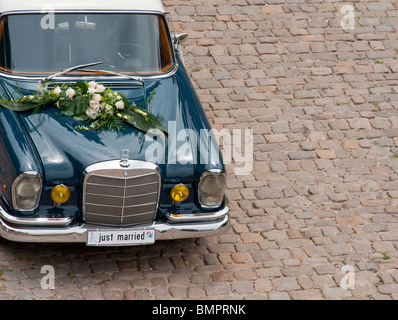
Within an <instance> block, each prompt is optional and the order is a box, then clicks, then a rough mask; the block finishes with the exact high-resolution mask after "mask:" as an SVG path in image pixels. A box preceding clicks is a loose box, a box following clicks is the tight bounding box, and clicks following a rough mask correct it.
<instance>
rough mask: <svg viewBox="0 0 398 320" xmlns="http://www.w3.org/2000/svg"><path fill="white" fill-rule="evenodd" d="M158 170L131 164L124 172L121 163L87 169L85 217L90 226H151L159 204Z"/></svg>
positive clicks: (142, 164) (149, 166) (116, 162)
mask: <svg viewBox="0 0 398 320" xmlns="http://www.w3.org/2000/svg"><path fill="white" fill-rule="evenodd" d="M158 171H159V170H158V167H157V166H155V165H153V164H150V163H146V162H140V161H131V160H130V166H129V168H128V169H123V168H121V167H120V165H119V161H111V162H105V163H103V164H102V165H101V164H98V165H94V166H92V167H89V168H88V169H86V177H85V180H84V193H83V214H84V219H85V221H86V222H87V223H90V224H98V225H104V226H114V227H128V226H134V225H141V224H149V223H152V221H153V220H154V219H155V215H156V211H157V208H158V202H159V192H160V174H159V172H158Z"/></svg>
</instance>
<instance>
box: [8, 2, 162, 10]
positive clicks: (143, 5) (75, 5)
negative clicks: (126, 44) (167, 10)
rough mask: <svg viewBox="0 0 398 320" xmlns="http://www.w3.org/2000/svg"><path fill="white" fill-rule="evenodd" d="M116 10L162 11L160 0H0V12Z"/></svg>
mask: <svg viewBox="0 0 398 320" xmlns="http://www.w3.org/2000/svg"><path fill="white" fill-rule="evenodd" d="M51 10H54V11H75V10H76V11H77V10H82V11H84V10H116V11H150V12H162V13H163V12H164V6H163V3H162V1H161V0H0V13H6V12H18V11H36V12H37V11H38V12H48V11H51Z"/></svg>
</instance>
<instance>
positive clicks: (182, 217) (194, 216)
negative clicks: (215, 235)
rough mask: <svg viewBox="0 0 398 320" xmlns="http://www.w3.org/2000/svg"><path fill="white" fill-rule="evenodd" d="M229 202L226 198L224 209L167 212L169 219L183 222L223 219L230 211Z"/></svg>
mask: <svg viewBox="0 0 398 320" xmlns="http://www.w3.org/2000/svg"><path fill="white" fill-rule="evenodd" d="M229 209H230V207H229V202H228V200H227V199H226V198H225V199H224V204H223V206H222V209H220V210H219V211H217V212H198V213H190V214H180V213H166V217H167V219H169V220H170V221H171V222H175V223H181V222H199V221H214V220H219V219H223V218H224V217H225V216H226V215H227V214H228V212H229Z"/></svg>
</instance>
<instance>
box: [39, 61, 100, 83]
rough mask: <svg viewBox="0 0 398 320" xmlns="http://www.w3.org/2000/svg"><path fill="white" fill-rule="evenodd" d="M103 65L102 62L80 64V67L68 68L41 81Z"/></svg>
mask: <svg viewBox="0 0 398 320" xmlns="http://www.w3.org/2000/svg"><path fill="white" fill-rule="evenodd" d="M103 63H104V62H103V61H98V62H92V63H86V64H81V65H78V66H74V67H70V68H68V69H65V70H62V71H61V72H58V73H56V74H53V75H52V76H49V77H47V78H45V79H43V81H48V80H51V79H53V78H56V77H59V76H62V75H64V74H66V73H69V72H72V71H76V70H79V69H82V68H88V67H93V66H97V65H99V64H103Z"/></svg>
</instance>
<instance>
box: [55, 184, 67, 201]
mask: <svg viewBox="0 0 398 320" xmlns="http://www.w3.org/2000/svg"><path fill="white" fill-rule="evenodd" d="M69 198H70V190H69V188H68V187H67V186H64V185H59V186H56V187H55V188H54V189H52V191H51V199H52V200H53V201H54V203H55V204H64V203H65V202H67V201H68V200H69Z"/></svg>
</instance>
